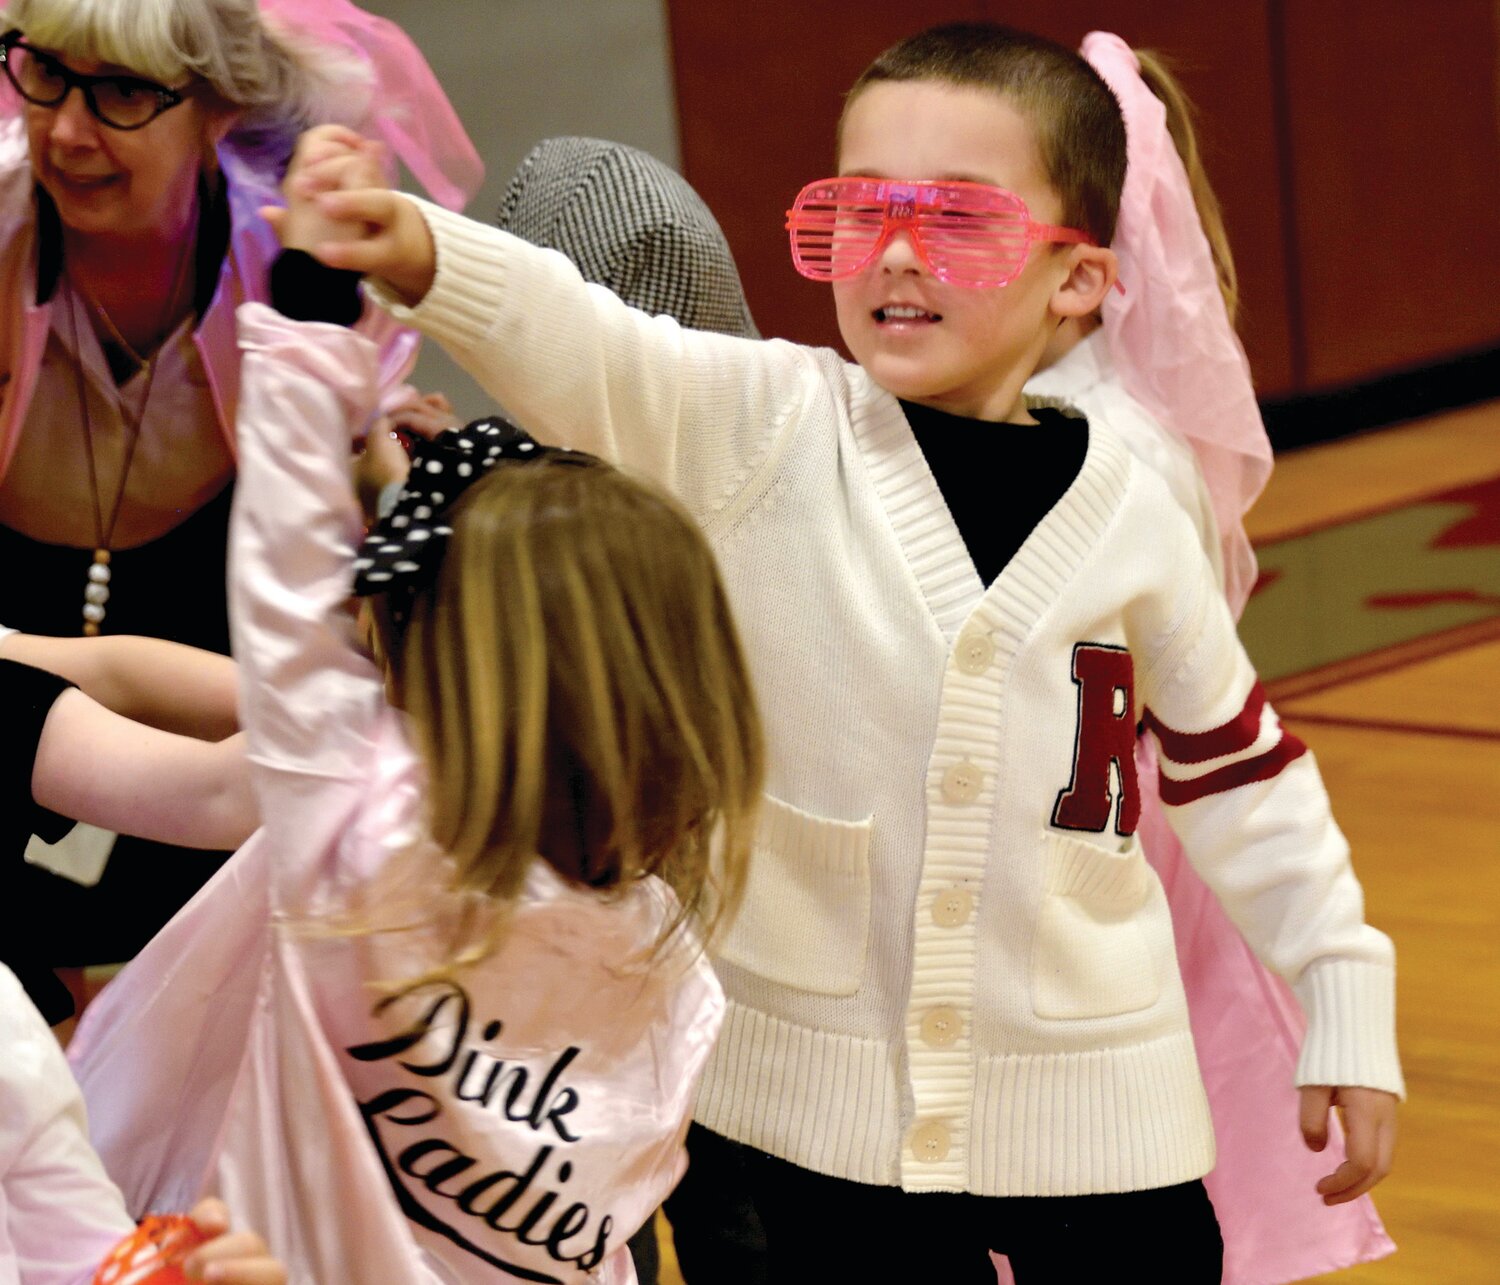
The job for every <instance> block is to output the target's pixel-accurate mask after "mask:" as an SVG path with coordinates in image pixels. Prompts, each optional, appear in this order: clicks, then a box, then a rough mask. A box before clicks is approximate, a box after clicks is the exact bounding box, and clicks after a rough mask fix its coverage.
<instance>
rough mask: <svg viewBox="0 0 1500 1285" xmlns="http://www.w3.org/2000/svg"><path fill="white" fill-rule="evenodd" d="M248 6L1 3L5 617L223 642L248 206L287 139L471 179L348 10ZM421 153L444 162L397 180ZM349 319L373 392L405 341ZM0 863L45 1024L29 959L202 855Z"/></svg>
mask: <svg viewBox="0 0 1500 1285" xmlns="http://www.w3.org/2000/svg"><path fill="white" fill-rule="evenodd" d="M264 8H265V9H267V10H271V11H272V12H271V13H270V14H269V15H268V16H267V18H266V20H263V19H262V12H261V7H260V6H257V4H256V0H10V2H9V4H8V7H7V9H6V11H5V13H4V15H3V17H0V32H3V33H4V34H3V35H0V67H3V71H4V73H5V84H4V85H0V89H8V90H10V91H13V92H10V93H6V94H5V95H4V97H5V99H6V102H4V103H3V104H0V109H3V110H0V118H3V119H0V559H3V560H4V563H5V565H6V566H7V568H8V570H9V573H10V591H9V594H8V596H7V598H6V600H5V601H4V603H3V604H0V619H3V620H4V621H5V623H6V624H8V625H10V626H13V627H15V628H19V629H22V630H25V631H27V632H29V633H35V634H52V635H68V634H79V633H83V634H98V633H136V634H146V635H151V636H155V637H160V638H167V639H171V640H174V641H177V642H183V643H189V644H192V645H194V646H198V647H203V648H207V649H209V650H211V651H217V652H227V651H228V623H227V611H226V605H225V590H224V558H225V538H226V532H227V523H228V516H229V500H230V494H231V490H232V485H233V478H234V418H235V410H236V404H237V400H238V390H239V351H238V348H237V344H236V335H235V319H234V312H235V308H236V307H237V306H238V305H239V304H240V303H242V302H245V301H246V300H251V299H257V298H264V297H266V289H267V273H268V270H269V268H270V266H271V263H272V260H273V259H274V258H275V256H276V254H277V251H278V248H279V247H278V245H277V242H276V238H275V236H274V235H273V234H272V233H271V231H270V229H269V227H267V226H266V224H265V223H264V221H263V220H262V219H261V218H260V217H259V215H258V213H257V211H258V209H259V208H260V207H261V206H263V205H266V204H271V203H279V195H278V193H277V190H276V185H277V183H278V181H279V179H280V176H281V172H282V169H283V167H284V164H285V162H286V160H287V159H288V157H289V156H290V153H291V148H292V145H293V143H294V141H295V138H296V136H297V134H298V132H299V131H300V130H302V129H303V128H304V127H306V126H307V125H310V124H313V123H318V122H321V121H327V120H332V119H339V120H343V121H346V122H356V123H361V124H362V126H363V127H364V128H366V129H373V130H374V131H375V132H382V131H381V125H382V121H387V122H396V121H398V120H402V119H404V121H405V122H406V126H403V127H402V128H403V129H404V130H405V131H406V132H403V133H401V134H400V135H399V136H397V137H396V138H393V140H392V141H393V142H395V143H396V144H397V150H398V153H399V154H401V155H402V157H403V159H407V156H408V153H413V154H412V156H411V160H412V162H413V168H414V170H415V171H416V172H418V174H419V177H422V176H425V175H433V176H434V177H433V179H431V180H429V181H428V187H429V190H430V191H432V192H433V194H434V195H435V196H437V197H439V198H440V199H447V200H448V201H449V203H451V204H455V205H456V204H461V201H462V196H463V195H464V190H465V189H467V190H469V191H471V190H472V188H473V187H475V186H477V183H478V177H479V174H480V173H481V172H482V171H481V169H480V167H479V164H478V160H477V158H476V157H474V155H473V151H472V148H471V147H469V146H468V140H467V139H466V138H465V137H464V135H463V131H462V128H461V127H460V126H459V125H458V122H457V119H456V117H454V116H453V114H452V110H451V108H449V107H448V104H447V101H446V99H445V98H444V97H443V95H442V92H441V90H440V89H439V88H438V87H437V84H436V82H435V80H434V79H433V77H432V75H431V72H430V71H429V70H428V69H427V67H426V64H425V63H424V62H423V61H422V59H421V56H420V54H418V53H417V52H416V50H415V49H414V48H412V47H411V45H410V42H409V41H407V40H406V38H405V37H404V36H403V35H402V34H401V33H400V31H399V29H397V28H395V27H393V26H392V25H391V24H389V23H385V22H384V21H383V20H379V19H375V18H373V17H371V16H370V15H368V14H364V13H363V12H362V11H361V10H358V9H356V8H355V7H354V6H353V5H351V4H348V3H347V0H296V3H293V2H292V0H282V2H280V3H273V2H272V0H266V4H265V5H264ZM377 88H378V90H379V92H378V93H377ZM75 91H76V92H75ZM377 100H378V102H379V105H380V110H379V111H378V112H371V111H370V110H369V108H370V107H371V105H372V104H374V103H376V102H377ZM412 122H416V123H421V124H426V125H427V126H428V127H429V133H428V135H427V136H426V137H422V136H419V135H414V134H412V133H411V132H410V130H409V128H407V126H409V125H410V124H411V123H412ZM434 139H439V140H443V141H444V143H445V146H440V147H439V146H433V147H431V150H433V151H436V152H439V153H440V154H442V155H443V156H444V157H445V158H448V159H449V160H450V162H451V163H450V165H449V167H448V173H446V174H443V173H438V172H436V171H434V169H433V167H432V166H430V165H426V166H424V167H423V168H421V169H418V168H417V165H418V164H421V158H420V157H418V156H416V155H415V154H414V153H415V151H417V150H422V149H424V148H428V147H429V145H430V144H431V143H432V140H434ZM403 142H406V143H414V144H416V146H415V147H411V146H407V147H403V146H402V143H403ZM367 324H368V327H369V329H370V330H371V332H372V333H373V334H375V335H376V337H377V338H379V339H380V340H381V341H382V345H383V348H384V352H385V364H386V371H385V374H386V378H387V383H388V386H390V387H394V386H396V385H398V384H399V383H400V381H401V378H402V376H403V375H404V373H405V371H406V370H407V369H408V368H409V365H410V362H411V359H412V356H413V353H414V346H415V341H414V339H413V338H412V337H411V336H409V335H408V334H405V333H403V332H401V331H400V330H399V329H397V328H396V327H395V325H394V324H393V323H391V322H390V321H389V320H382V319H379V317H378V314H373V313H372V315H371V316H370V318H369V320H368V323H367ZM42 855H43V856H44V857H45V858H47V859H48V860H50V861H51V863H52V864H54V865H56V866H57V867H58V868H64V867H65V866H67V864H68V863H67V862H66V861H64V860H61V859H59V858H58V856H57V854H42ZM16 866H17V868H15V869H7V870H4V871H0V906H3V907H4V909H3V910H0V919H3V922H0V941H3V943H4V944H3V946H0V951H3V957H4V959H5V961H6V962H9V963H12V965H13V966H17V965H19V967H17V971H18V972H22V973H24V974H25V975H27V976H28V977H40V978H42V979H43V981H42V982H40V983H38V985H37V986H36V987H35V988H34V990H33V996H32V997H33V999H34V1000H35V1001H36V1002H37V1003H38V1006H39V1007H41V1008H42V1009H43V1011H44V1012H45V1013H46V1015H47V1017H48V1019H49V1020H50V1021H53V1022H56V1021H58V1020H60V1019H61V1018H63V1017H65V1016H66V1015H67V1013H68V1012H69V1011H70V1010H71V1008H72V1002H71V998H70V997H69V995H68V994H67V993H66V992H65V991H64V990H63V989H62V987H61V986H60V985H57V984H55V983H54V982H53V979H52V978H51V975H50V972H49V971H48V970H47V969H46V968H41V967H39V966H40V965H43V964H45V965H48V966H51V967H63V966H80V965H84V964H89V963H108V962H115V961H118V960H121V959H125V958H128V957H129V956H130V955H132V954H134V953H135V951H136V950H137V949H138V948H139V946H140V944H141V943H142V942H144V941H145V940H146V938H148V937H149V936H150V935H151V934H152V933H153V932H154V931H155V930H156V928H157V927H159V926H160V924H161V923H162V922H164V921H165V919H166V918H167V917H168V916H170V915H171V914H172V913H173V912H174V911H175V910H176V909H177V907H178V906H180V905H181V904H182V903H183V902H184V901H185V900H186V899H187V898H188V897H189V896H191V895H192V892H193V891H194V890H195V889H196V888H197V887H198V886H199V885H200V884H201V883H202V882H203V881H204V880H205V879H207V878H208V876H209V875H210V874H211V873H212V872H213V870H214V869H215V866H216V863H215V862H214V861H213V860H206V859H205V858H204V856H203V855H202V854H186V853H178V852H176V851H175V850H171V849H161V848H152V849H150V850H149V851H147V850H146V849H145V848H144V847H143V846H141V845H138V844H136V843H134V842H133V841H130V840H122V841H120V843H119V844H118V845H116V848H115V851H114V854H113V856H112V857H111V858H110V859H109V861H108V864H107V865H106V866H105V867H104V872H103V877H102V879H101V880H100V881H99V883H98V884H97V886H95V887H93V888H87V887H84V886H83V885H82V884H81V883H80V882H75V881H73V880H72V879H67V878H63V877H62V876H61V875H59V874H55V873H52V872H51V871H49V870H47V869H44V868H42V867H41V866H40V865H33V864H22V863H19V862H18V863H16ZM72 873H73V874H74V875H75V877H77V876H78V874H79V872H78V871H77V870H76V868H75V869H74V870H73V872H72ZM90 873H93V874H94V875H95V876H96V877H97V869H96V870H95V871H93V872H90ZM83 877H87V876H86V875H84V876H83ZM38 991H40V993H37V992H38Z"/></svg>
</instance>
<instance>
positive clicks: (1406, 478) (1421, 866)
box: [661, 402, 1500, 1285]
mask: <svg viewBox="0 0 1500 1285" xmlns="http://www.w3.org/2000/svg"><path fill="white" fill-rule="evenodd" d="M1249 525H1250V534H1251V537H1252V538H1253V539H1254V540H1255V543H1256V545H1257V547H1258V549H1259V552H1260V560H1261V571H1262V579H1261V585H1260V589H1259V591H1258V592H1257V594H1256V596H1255V598H1254V599H1252V601H1251V604H1250V608H1249V610H1248V611H1247V612H1246V615H1245V621H1244V627H1243V630H1242V632H1243V635H1244V638H1245V642H1246V646H1247V647H1248V648H1249V650H1250V653H1251V655H1252V656H1253V657H1254V658H1255V661H1256V665H1257V668H1258V669H1260V671H1261V673H1262V676H1263V677H1264V678H1265V679H1266V683H1267V688H1268V690H1269V691H1270V693H1271V697H1272V700H1273V701H1274V702H1275V704H1276V707H1277V709H1278V710H1279V711H1280V713H1281V715H1282V718H1283V721H1284V722H1285V723H1286V725H1287V726H1288V727H1289V728H1290V729H1291V730H1293V731H1294V732H1295V733H1296V734H1297V735H1298V736H1300V737H1302V738H1303V739H1304V740H1306V741H1307V742H1308V744H1309V745H1311V746H1312V747H1313V750H1314V752H1315V753H1316V755H1317V757H1318V761H1319V763H1320V765H1321V767H1322V770H1323V775H1324V777H1325V779H1326V780H1327V783H1328V789H1329V792H1330V794H1331V795H1332V796H1333V803H1334V809H1335V812H1336V813H1337V815H1338V818H1339V822H1340V824H1341V825H1342V826H1343V828H1344V831H1345V833H1346V834H1347V835H1348V836H1349V840H1350V842H1351V844H1352V845H1353V849H1354V857H1355V866H1356V869H1357V870H1358V871H1359V875H1360V878H1361V880H1362V881H1363V883H1364V887H1365V895H1366V901H1367V908H1368V915H1369V918H1370V920H1371V921H1372V922H1373V923H1375V924H1377V925H1378V926H1379V927H1381V928H1382V929H1384V930H1385V931H1386V932H1388V933H1390V934H1391V936H1392V937H1393V938H1395V941H1396V949H1397V952H1398V958H1399V973H1398V1004H1399V1017H1398V1022H1399V1026H1400V1033H1401V1052H1402V1058H1403V1062H1404V1065H1405V1070H1406V1078H1407V1090H1408V1094H1409V1099H1408V1101H1407V1103H1406V1105H1405V1107H1404V1108H1403V1109H1402V1116H1401V1138H1400V1143H1399V1146H1398V1149H1397V1154H1396V1167H1395V1171H1394V1172H1393V1174H1392V1175H1391V1177H1390V1178H1388V1179H1387V1180H1386V1181H1385V1182H1384V1183H1383V1184H1382V1185H1381V1186H1380V1187H1379V1188H1378V1189H1377V1191H1376V1193H1375V1195H1376V1203H1377V1205H1378V1207H1379V1209H1380V1212H1381V1215H1382V1216H1383V1217H1384V1219H1385V1223H1386V1228H1387V1230H1388V1231H1389V1232H1390V1234H1391V1236H1392V1238H1393V1239H1394V1240H1395V1241H1396V1244H1397V1246H1398V1247H1399V1248H1398V1250H1397V1252H1396V1254H1394V1255H1393V1256H1392V1257H1390V1258H1387V1259H1384V1260H1383V1261H1381V1262H1378V1263H1372V1264H1368V1265H1366V1266H1363V1267H1356V1268H1350V1269H1349V1270H1347V1271H1343V1272H1339V1273H1336V1274H1335V1275H1332V1276H1324V1277H1319V1278H1317V1279H1318V1281H1319V1282H1320V1283H1321V1285H1495V1282H1497V1281H1500V402H1496V403H1491V404H1488V405H1485V406H1481V407H1476V408H1472V409H1468V410H1464V411H1458V412H1453V413H1450V414H1446V415H1442V416H1438V417H1435V418H1433V419H1429V420H1423V421H1421V422H1418V423H1413V424H1408V425H1403V426H1401V427H1397V428H1390V429H1384V430H1382V431H1380V432H1376V433H1370V434H1366V435H1364V436H1361V437H1357V438H1352V439H1349V440H1347V441H1343V442H1336V443H1333V444H1330V445H1327V446H1318V447H1312V448H1309V449H1306V450H1302V451H1298V452H1296V453H1293V454H1289V455H1285V456H1282V457H1281V458H1280V459H1278V461H1277V465H1276V472H1275V474H1274V476H1273V477H1272V479H1271V484H1270V486H1269V487H1268V488H1267V491H1266V493H1265V495H1264V496H1262V498H1261V500H1260V502H1259V504H1257V506H1256V508H1255V510H1254V512H1253V513H1252V514H1251V521H1250V524H1249ZM1288 1127H1291V1122H1288ZM662 1230H663V1235H662V1249H663V1263H662V1274H661V1281H662V1285H682V1277H681V1276H680V1275H679V1273H678V1271H677V1267H676V1262H675V1259H674V1258H673V1257H672V1250H671V1239H670V1234H669V1232H667V1230H666V1228H665V1226H663V1228H662ZM695 1285H696V1283H695Z"/></svg>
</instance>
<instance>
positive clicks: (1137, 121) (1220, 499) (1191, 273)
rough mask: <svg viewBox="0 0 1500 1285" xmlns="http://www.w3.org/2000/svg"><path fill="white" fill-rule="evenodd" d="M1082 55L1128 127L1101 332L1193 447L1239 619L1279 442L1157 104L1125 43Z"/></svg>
mask: <svg viewBox="0 0 1500 1285" xmlns="http://www.w3.org/2000/svg"><path fill="white" fill-rule="evenodd" d="M1081 52H1082V54H1083V56H1084V57H1085V58H1086V59H1087V60H1088V61H1089V62H1090V63H1091V64H1092V65H1093V67H1094V70H1095V71H1097V72H1098V73H1099V75H1100V76H1102V77H1103V78H1104V81H1105V83H1106V84H1107V85H1108V86H1109V87H1110V89H1111V90H1113V91H1114V95H1115V97H1116V98H1117V99H1118V100H1119V103H1120V109H1121V111H1122V112H1123V114H1124V117H1125V137H1126V155H1127V164H1126V169H1125V188H1124V191H1123V193H1122V194H1121V198H1120V219H1119V225H1118V228H1117V231H1116V234H1115V240H1114V246H1113V248H1114V250H1115V253H1116V254H1117V255H1118V256H1119V259H1120V279H1121V281H1123V282H1124V284H1125V293H1124V294H1120V293H1118V292H1111V294H1110V297H1109V298H1108V299H1107V300H1105V303H1104V333H1105V338H1106V341H1107V342H1108V344H1109V351H1110V356H1111V357H1112V359H1113V361H1114V364H1115V368H1116V370H1117V371H1118V372H1119V375H1120V379H1121V381H1122V382H1123V383H1124V385H1125V389H1126V391H1127V392H1129V393H1130V395H1131V396H1132V397H1134V398H1135V399H1136V400H1137V401H1139V402H1140V403H1142V404H1143V405H1144V406H1145V407H1146V409H1147V410H1149V411H1150V412H1151V413H1152V414H1153V415H1155V416H1156V418H1157V419H1158V420H1160V421H1161V423H1162V425H1163V426H1164V427H1166V428H1167V429H1168V430H1169V431H1170V432H1172V433H1173V434H1175V435H1176V436H1177V437H1179V438H1181V439H1182V440H1184V441H1185V442H1187V444H1188V445H1189V446H1191V447H1192V449H1193V453H1194V454H1195V455H1196V456H1197V459H1198V465H1199V467H1200V468H1201V469H1202V470H1203V476H1204V478H1205V479H1206V480H1207V482H1208V491H1209V495H1210V496H1211V497H1212V500H1213V508H1214V516H1215V518H1216V519H1217V520H1218V525H1219V534H1220V540H1221V541H1222V544H1223V552H1224V580H1225V593H1226V595H1227V596H1228V598H1229V604H1230V606H1231V607H1232V608H1233V609H1234V613H1235V616H1236V617H1238V616H1239V614H1240V612H1241V611H1243V610H1244V606H1245V602H1246V600H1247V599H1248V598H1249V597H1250V591H1251V589H1253V588H1254V587H1255V574H1256V571H1255V554H1254V553H1253V552H1252V551H1251V548H1250V540H1249V537H1248V536H1246V534H1245V526H1244V516H1245V513H1246V511H1247V510H1248V509H1249V508H1250V505H1251V504H1252V503H1254V501H1255V497H1256V496H1257V495H1259V494H1260V492H1261V488H1262V487H1264V486H1265V484H1266V479H1267V478H1268V477H1269V476H1270V474H1271V444H1270V441H1269V439H1268V438H1267V437H1266V430H1265V425H1264V424H1262V422H1261V418H1260V409H1259V407H1258V406H1257V405H1256V402H1255V390H1254V388H1253V387H1252V385H1251V380H1250V366H1249V363H1248V362H1247V361H1246V360H1245V351H1244V349H1243V348H1242V347H1241V346H1240V341H1239V338H1238V337H1237V336H1236V335H1235V333H1234V327H1233V326H1231V325H1230V323H1229V316H1228V313H1227V312H1226V310H1225V307H1224V299H1223V296H1222V295H1221V294H1220V293H1219V283H1218V276H1217V274H1216V272H1215V269H1214V261H1213V255H1212V253H1211V252H1210V250H1209V246H1208V238H1207V237H1206V236H1205V235H1204V233H1203V226H1202V224H1201V223H1200V222H1199V219H1198V210H1197V206H1196V205H1195V204H1194V203H1193V193H1192V189H1191V187H1190V186H1189V184H1188V177H1187V173H1186V171H1185V170H1184V169H1183V165H1182V158H1181V157H1180V156H1178V154H1177V146H1176V144H1175V143H1174V142H1173V141H1172V136H1171V134H1170V133H1168V131H1167V123H1166V122H1167V113H1166V108H1165V107H1164V106H1163V105H1162V103H1161V100H1160V99H1158V98H1157V97H1156V95H1155V94H1153V93H1152V92H1151V90H1150V89H1149V88H1148V87H1147V85H1146V83H1145V82H1144V81H1143V80H1142V79H1141V74H1140V73H1141V64H1140V61H1139V60H1138V59H1137V58H1136V56H1135V54H1134V52H1132V50H1131V48H1130V46H1129V45H1127V44H1126V43H1125V42H1124V41H1123V40H1121V39H1120V37H1119V36H1115V35H1111V34H1110V33H1109V32H1104V31H1094V32H1090V33H1089V35H1087V36H1086V37H1084V41H1083V46H1082V49H1081Z"/></svg>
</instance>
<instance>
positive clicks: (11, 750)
mask: <svg viewBox="0 0 1500 1285" xmlns="http://www.w3.org/2000/svg"><path fill="white" fill-rule="evenodd" d="M70 686H72V684H71V683H69V682H67V681H66V680H65V679H61V678H58V677H57V676H56V675H55V674H48V673H44V672H43V671H42V670H40V669H33V668H32V667H31V666H30V665H18V664H16V663H15V661H12V660H0V710H4V711H5V714H4V734H3V735H0V862H4V863H5V864H6V865H7V866H14V865H15V864H17V863H21V862H24V859H25V854H26V845H27V843H29V842H30V840H31V836H32V835H33V834H36V835H40V836H41V837H42V838H43V839H45V840H46V841H47V842H48V843H56V842H57V841H58V840H59V839H61V838H62V837H63V835H65V834H67V832H68V831H69V830H71V829H72V828H73V823H72V822H71V821H69V820H67V819H66V818H65V817H60V816H58V815H57V813H55V812H49V811H48V810H47V809H46V808H44V807H42V806H40V805H39V804H38V803H37V802H36V800H35V799H33V798H32V796H31V773H32V769H33V767H34V766H35V763H36V751H37V746H38V744H39V743H40V742H41V739H42V726H43V724H45V723H46V721H47V714H48V713H49V712H50V710H51V709H52V703H53V702H54V701H55V700H56V699H57V698H58V697H59V696H61V695H62V694H63V692H65V691H67V689H68V688H69V687H70ZM29 921H30V916H29V914H28V907H26V906H24V905H22V904H21V903H20V902H19V901H18V900H17V899H15V898H6V899H5V900H4V902H3V904H0V962H4V963H5V964H6V965H8V966H9V967H10V969H11V970H12V971H13V972H14V973H15V974H16V976H17V977H18V978H19V979H20V982H21V985H22V986H24V987H25V988H26V993H27V994H28V995H30V996H31V999H32V1002H33V1003H35V1004H36V1006H37V1007H38V1008H39V1009H41V1010H42V1013H43V1015H44V1016H45V1017H46V1018H47V1021H48V1022H49V1023H54V1024H55V1023H57V1022H60V1021H61V1020H62V1019H63V1018H65V1017H67V1016H68V1014H69V1013H71V1012H72V1011H73V1001H72V999H71V997H70V996H69V995H68V992H67V990H66V989H65V988H64V987H63V985H62V983H61V982H59V981H58V980H57V977H56V975H55V974H54V973H53V972H52V970H51V969H50V968H46V967H44V966H42V965H41V964H39V963H38V962H37V960H36V956H35V952H34V951H33V950H32V949H30V946H29V942H30V939H31V936H32V932H33V928H32V925H31V923H30V922H29Z"/></svg>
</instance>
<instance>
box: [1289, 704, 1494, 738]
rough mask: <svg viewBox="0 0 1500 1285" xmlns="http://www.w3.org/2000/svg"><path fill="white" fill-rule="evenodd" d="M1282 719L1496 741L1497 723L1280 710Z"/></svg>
mask: <svg viewBox="0 0 1500 1285" xmlns="http://www.w3.org/2000/svg"><path fill="white" fill-rule="evenodd" d="M1281 716H1282V721H1283V722H1287V723H1313V724H1316V725H1319V726H1323V727H1351V728H1358V729H1359V730H1361V731H1370V732H1408V733H1411V734H1413V735H1418V736H1456V737H1460V738H1462V739H1463V740H1468V741H1495V742H1497V743H1500V727H1493V728H1491V727H1452V726H1448V725H1439V724H1434V723H1402V722H1396V721H1393V720H1388V719H1380V718H1345V717H1344V716H1343V715H1341V714H1299V713H1297V712H1296V711H1295V710H1282V711H1281Z"/></svg>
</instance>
